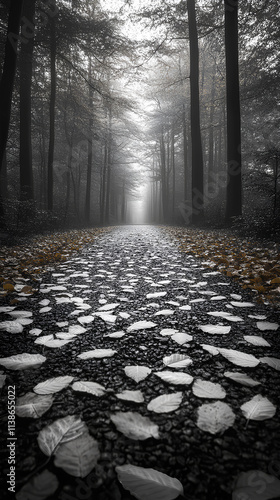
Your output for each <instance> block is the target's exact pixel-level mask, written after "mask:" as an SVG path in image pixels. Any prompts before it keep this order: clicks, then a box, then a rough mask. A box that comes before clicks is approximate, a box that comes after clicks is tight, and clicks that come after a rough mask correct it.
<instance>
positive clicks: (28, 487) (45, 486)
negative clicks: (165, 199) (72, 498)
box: [15, 469, 59, 500]
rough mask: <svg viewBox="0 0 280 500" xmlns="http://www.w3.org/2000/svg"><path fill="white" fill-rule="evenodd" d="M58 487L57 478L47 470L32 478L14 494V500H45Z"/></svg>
mask: <svg viewBox="0 0 280 500" xmlns="http://www.w3.org/2000/svg"><path fill="white" fill-rule="evenodd" d="M58 486H59V481H58V479H57V477H56V476H55V475H54V474H53V473H52V472H50V471H48V470H47V469H45V470H44V471H43V472H41V473H40V474H38V475H36V476H33V477H32V479H31V480H30V481H29V482H28V483H27V484H25V485H24V486H23V487H22V488H21V490H20V491H18V492H17V493H16V496H15V498H16V500H45V499H46V498H49V497H50V496H52V495H53V493H55V491H56V490H57V488H58Z"/></svg>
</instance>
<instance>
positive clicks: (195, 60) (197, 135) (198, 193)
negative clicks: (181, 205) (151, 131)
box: [187, 0, 204, 224]
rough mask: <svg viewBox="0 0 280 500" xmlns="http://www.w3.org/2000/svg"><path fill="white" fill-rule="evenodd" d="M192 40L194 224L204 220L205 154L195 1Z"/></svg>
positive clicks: (191, 15)
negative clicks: (201, 129)
mask: <svg viewBox="0 0 280 500" xmlns="http://www.w3.org/2000/svg"><path fill="white" fill-rule="evenodd" d="M187 7H188V17H189V39H190V89H191V139H192V222H193V223H194V224H197V223H199V222H201V221H202V218H203V204H204V192H203V153H202V141H201V131H200V104H199V52H198V36H197V26H196V13H195V0H188V3H187Z"/></svg>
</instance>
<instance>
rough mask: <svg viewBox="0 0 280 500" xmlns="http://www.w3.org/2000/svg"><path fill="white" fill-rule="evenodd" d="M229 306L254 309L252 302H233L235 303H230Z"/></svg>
mask: <svg viewBox="0 0 280 500" xmlns="http://www.w3.org/2000/svg"><path fill="white" fill-rule="evenodd" d="M231 305H233V306H235V307H255V304H253V303H252V302H235V301H232V302H231Z"/></svg>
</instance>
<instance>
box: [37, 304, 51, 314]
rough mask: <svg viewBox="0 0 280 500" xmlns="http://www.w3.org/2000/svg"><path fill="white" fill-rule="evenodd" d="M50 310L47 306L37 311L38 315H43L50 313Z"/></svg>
mask: <svg viewBox="0 0 280 500" xmlns="http://www.w3.org/2000/svg"><path fill="white" fill-rule="evenodd" d="M51 310H52V308H51V307H49V306H47V307H42V308H41V309H39V313H41V314H44V313H47V312H50V311H51Z"/></svg>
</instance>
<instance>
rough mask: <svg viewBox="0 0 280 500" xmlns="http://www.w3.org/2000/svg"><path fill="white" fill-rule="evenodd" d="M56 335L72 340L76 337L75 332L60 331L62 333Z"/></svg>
mask: <svg viewBox="0 0 280 500" xmlns="http://www.w3.org/2000/svg"><path fill="white" fill-rule="evenodd" d="M55 335H56V337H58V338H59V339H62V340H71V339H74V338H75V337H76V335H75V334H74V333H68V332H60V333H56V334H55Z"/></svg>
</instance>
